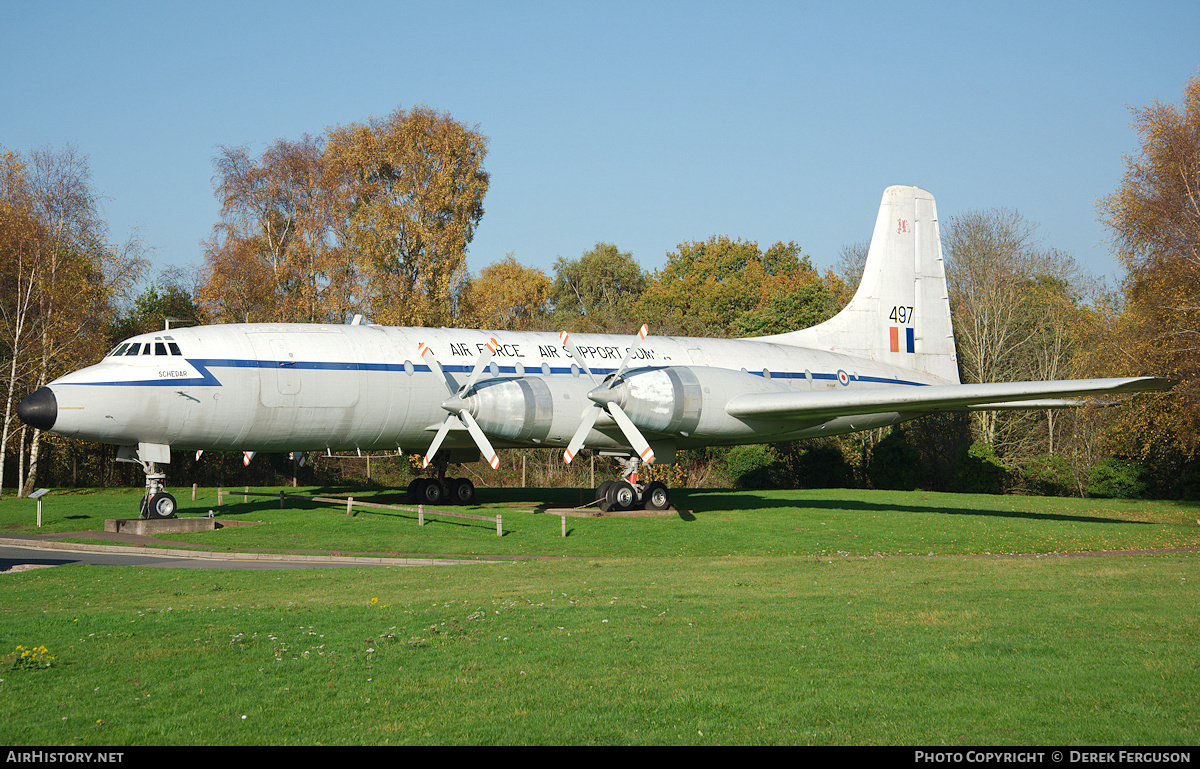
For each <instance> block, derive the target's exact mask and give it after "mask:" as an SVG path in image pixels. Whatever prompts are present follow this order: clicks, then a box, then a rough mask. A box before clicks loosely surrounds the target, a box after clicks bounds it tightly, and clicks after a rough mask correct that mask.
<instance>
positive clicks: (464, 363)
mask: <svg viewBox="0 0 1200 769" xmlns="http://www.w3.org/2000/svg"><path fill="white" fill-rule="evenodd" d="M493 336H494V337H496V338H497V339H498V340H499V347H498V349H497V351H496V354H495V357H494V358H492V362H491V364H490V366H489V368H488V370H487V372H486V373H484V374H483V376H482V377H481V378H480V379H479V381H478V382H477V383H476V388H475V390H476V391H477V393H478V396H477V398H476V401H474V402H473V403H474V409H473V411H472V413H473V414H474V416H475V417H476V419H477V420H478V421H479V423H480V425H482V426H483V429H484V430H485V432H487V433H488V434H489V435H490V436H492V437H493V438H494V439H495V441H496V445H497V446H505V447H514V446H565V445H566V444H567V442H568V441H569V440H570V438H571V435H572V434H573V432H574V431H575V429H576V428H577V427H578V426H579V424H580V418H581V414H582V413H583V411H584V409H586V408H588V407H590V406H591V402H590V401H589V400H588V398H587V394H588V392H589V391H591V390H593V389H594V388H595V387H596V383H595V382H594V381H593V380H592V379H591V378H589V377H588V376H587V375H586V374H585V373H583V372H581V371H580V370H579V367H578V365H576V364H575V363H574V361H573V360H572V359H571V357H570V356H569V354H568V353H567V352H566V351H565V350H564V349H563V347H562V346H561V345H560V343H559V338H558V335H557V334H551V333H543V332H516V331H506V332H491V331H483V330H471V329H445V328H443V329H428V328H395V327H383V326H373V325H350V326H335V325H298V324H247V325H226V326H202V327H196V328H181V329H172V330H170V331H165V332H161V333H155V334H145V335H142V336H138V337H134V338H132V339H130V340H129V344H130V345H132V344H134V343H137V344H140V345H142V346H141V348H140V349H139V352H138V354H135V355H128V354H121V355H111V354H110V355H109V356H107V357H105V358H104V359H103V360H102V361H101V362H100V363H98V364H96V365H94V366H90V367H88V368H85V369H82V370H80V371H76V372H74V373H71V374H68V375H66V376H64V377H62V378H60V379H58V380H55V381H54V382H51V383H50V385H49V388H50V389H51V390H52V391H53V393H54V396H55V398H56V400H57V408H58V413H57V418H56V420H55V422H54V425H53V427H52V428H51V429H52V431H53V432H55V433H58V434H61V435H67V436H72V437H77V438H83V439H87V440H94V441H100V442H104V443H115V444H121V445H136V444H138V443H142V442H145V443H155V444H166V445H169V446H170V447H172V448H175V449H206V450H245V451H300V450H325V449H335V450H344V449H361V450H379V449H395V448H400V449H402V450H404V451H418V450H424V449H425V448H426V447H428V446H429V444H430V442H431V440H432V438H433V435H434V433H435V431H436V430H437V428H438V427H439V425H441V423H442V422H443V420H444V419H445V418H446V411H445V410H443V408H442V405H441V404H442V402H443V401H444V400H445V399H446V398H447V394H448V390H447V384H446V382H445V381H444V380H443V378H442V376H441V375H440V374H439V373H438V372H437V371H436V370H434V369H431V367H430V365H428V364H427V362H426V361H425V360H423V359H422V358H421V357H419V355H418V345H419V344H420V343H422V342H424V343H425V344H426V345H428V346H429V347H430V348H431V349H432V350H433V352H434V353H435V354H436V356H437V359H438V361H440V363H441V365H442V367H443V369H444V371H445V372H446V373H447V374H448V375H449V376H450V378H453V379H456V380H457V382H458V383H460V384H461V383H462V382H463V381H464V380H466V378H467V374H468V372H470V371H471V369H472V367H473V365H474V363H475V361H476V359H477V358H478V357H479V355H480V353H481V351H482V350H483V349H484V347H485V345H486V344H487V341H488V340H489V338H491V337H493ZM571 341H572V343H573V344H574V346H575V347H576V348H577V349H578V351H579V354H580V356H581V357H582V359H583V360H584V361H585V362H586V363H587V365H588V367H589V368H591V369H592V371H593V373H594V374H595V375H596V376H597V378H602V377H603V376H604V375H606V374H609V373H611V372H613V371H615V370H616V369H617V368H618V366H619V365H620V363H621V360H622V358H623V357H624V355H625V353H626V350H627V349H628V347H629V345H630V339H629V338H628V337H624V336H610V335H600V334H578V335H574V336H573V337H572V338H571ZM172 344H173V346H171V345H172ZM123 346H124V345H123ZM147 346H149V349H150V352H149V353H148V354H145V353H144V351H145V350H146V349H147ZM176 351H178V354H175V352H176ZM160 353H161V354H160ZM668 370H672V371H676V372H681V373H683V374H684V375H685V377H684V379H685V380H686V382H685V385H687V387H686V389H687V394H686V397H684V395H683V394H682V393H683V391H682V390H678V387H677V390H678V391H677V392H676V393H675V394H674V395H672V394H671V393H670V392H668V391H667V390H669V389H670V387H671V382H676V383H678V381H679V379H680V378H679V377H678V376H668V374H669V371H668ZM635 372H637V373H636V375H635ZM629 374H630V375H629V376H627V377H626V380H627V382H628V383H629V387H630V395H631V400H632V402H631V403H630V404H628V405H626V407H625V408H626V410H627V411H628V412H629V414H630V417H631V418H632V419H633V421H634V422H635V423H637V424H638V426H639V427H641V428H642V429H643V430H645V431H646V434H647V437H648V438H649V439H650V440H651V442H655V441H656V440H658V441H669V442H670V443H671V445H673V446H674V447H676V448H679V449H684V448H690V447H695V446H702V445H712V444H732V443H755V442H769V441H777V440H787V439H792V438H802V437H812V436H817V435H831V434H837V433H842V432H848V431H851V430H861V429H868V428H871V427H876V426H880V425H884V424H890V423H893V422H896V421H899V420H900V419H904V418H908V417H909V416H912V414H901V413H897V412H889V413H883V414H870V415H864V416H862V417H839V418H837V419H832V420H825V419H821V420H813V419H808V420H780V419H774V420H770V421H761V420H760V421H753V420H745V419H737V418H734V417H731V416H729V415H728V414H727V413H726V412H725V409H724V406H725V404H726V403H727V402H728V401H729V400H730V399H731V398H733V397H735V396H737V395H740V394H743V393H747V392H794V391H830V390H845V389H850V388H875V387H887V386H896V385H924V384H939V383H941V382H940V380H937V379H936V378H935V377H931V376H928V375H924V374H921V373H918V372H914V371H912V370H911V369H903V368H898V367H894V366H890V365H888V364H884V363H880V362H876V361H871V360H868V359H863V358H856V357H851V356H847V355H840V354H836V353H831V352H824V351H820V350H809V349H804V348H800V347H795V346H791V345H787V344H780V343H774V342H767V341H756V340H725V339H702V338H689V337H651V338H649V339H647V340H646V341H645V342H644V343H643V344H642V347H641V349H640V350H638V351H637V357H636V359H635V360H634V361H633V362H632V364H631V370H630V372H629ZM522 380H524V383H522ZM534 380H540V381H534ZM656 383H657V384H656ZM664 388H665V389H664ZM446 445H447V447H469V446H471V445H472V443H471V439H470V437H469V436H468V435H467V434H466V432H465V431H462V430H456V431H454V432H452V433H451V434H450V435H449V436H448V437H447V439H446ZM586 445H587V446H589V447H592V448H599V449H622V448H626V447H627V446H628V443H627V442H626V441H625V440H624V438H623V437H622V435H621V432H620V431H619V430H617V429H615V426H614V424H613V423H612V421H611V420H609V419H607V418H605V417H602V418H601V419H600V421H598V422H597V423H596V426H595V429H593V430H592V432H591V433H590V434H589V436H588V439H587V441H586Z"/></svg>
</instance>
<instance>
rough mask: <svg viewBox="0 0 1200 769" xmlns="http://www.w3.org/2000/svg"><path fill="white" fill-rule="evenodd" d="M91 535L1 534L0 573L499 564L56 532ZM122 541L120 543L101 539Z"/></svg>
mask: <svg viewBox="0 0 1200 769" xmlns="http://www.w3.org/2000/svg"><path fill="white" fill-rule="evenodd" d="M89 534H90V535H91V536H94V537H96V538H97V543H96V544H88V543H76V542H57V541H55V540H54V539H50V538H47V537H45V536H32V537H29V536H17V537H13V536H9V537H0V574H11V573H14V572H20V571H28V570H30V569H36V568H44V567H49V566H63V565H65V564H71V563H83V564H93V565H103V566H144V567H152V568H165V569H243V570H264V569H330V568H340V569H344V568H361V567H363V566H442V565H461V564H471V563H475V564H478V563H501V562H502V561H500V560H489V559H477V558H463V559H454V558H420V557H416V558H412V557H410V558H396V557H385V556H341V555H326V554H319V553H318V554H311V555H310V554H298V553H291V554H280V553H224V552H205V551H193V550H175V549H158V550H149V549H145V548H142V547H131V546H130V545H145V544H149V543H150V542H158V543H163V544H171V543H168V542H167V541H165V540H157V541H155V540H153V538H150V537H137V536H134V535H120V534H118V535H105V534H103V533H101V532H70V533H65V534H58V535H55V536H57V537H64V538H66V537H72V538H79V537H81V536H86V535H89ZM105 540H107V541H113V542H125V543H127V544H122V545H109V544H104V541H105Z"/></svg>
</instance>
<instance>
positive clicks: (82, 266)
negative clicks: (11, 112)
mask: <svg viewBox="0 0 1200 769" xmlns="http://www.w3.org/2000/svg"><path fill="white" fill-rule="evenodd" d="M107 236H108V232H107V226H106V224H105V222H104V220H103V218H102V217H101V215H100V210H99V204H98V201H97V196H96V194H95V192H94V190H93V189H92V186H91V174H90V170H89V168H88V163H87V159H86V158H85V157H84V156H82V155H80V154H79V153H77V152H76V151H75V150H74V148H72V147H70V146H67V147H65V148H63V149H60V150H55V149H52V148H48V147H47V148H43V149H37V150H33V151H31V152H29V153H27V154H26V155H25V156H24V157H22V156H21V155H18V154H17V153H14V152H0V279H2V281H3V286H4V291H3V292H2V293H0V320H2V322H3V347H2V348H0V349H2V351H3V356H4V363H5V366H4V368H5V374H6V376H5V379H4V390H5V406H4V414H5V416H4V423H3V425H2V426H0V460H3V459H7V454H8V449H9V446H10V440H11V437H12V435H13V431H14V429H15V430H17V438H18V452H17V460H18V461H17V470H18V476H19V477H21V476H24V477H23V481H24V483H23V484H22V485H23V486H24V489H23V491H24V492H25V493H28V491H29V490H30V489H31V487H32V484H33V483H34V482H35V480H36V477H37V470H38V461H39V457H40V452H41V446H42V433H41V431H40V430H32V431H27V430H26V429H25V428H24V427H20V428H18V427H17V426H16V425H15V424H14V419H13V411H14V406H15V404H16V403H17V402H18V401H19V400H20V399H21V398H22V397H24V396H25V395H27V394H28V393H30V392H33V391H34V390H36V389H37V388H39V387H42V386H43V385H45V384H46V383H47V382H49V381H50V380H51V379H54V378H56V377H58V376H60V375H62V374H64V373H66V372H67V371H70V370H72V369H75V368H80V367H82V366H84V365H87V364H89V363H92V362H94V361H95V360H96V359H97V358H99V357H100V356H101V355H102V354H103V353H104V350H105V348H106V346H107V344H108V325H109V323H110V322H111V320H112V318H113V316H114V314H115V307H116V305H117V302H118V300H119V299H120V298H121V297H122V296H123V294H124V292H125V290H126V289H128V287H129V286H130V284H131V283H132V282H133V281H134V280H135V279H136V277H137V275H138V274H139V272H140V270H141V269H142V266H143V262H142V260H141V259H140V257H139V254H138V243H137V241H136V240H132V239H131V240H130V241H127V242H126V243H125V244H124V245H120V246H114V245H111V244H110V243H109V242H108V240H107ZM27 432H28V442H26V434H27ZM0 465H3V462H2V461H0ZM3 481H4V471H3V467H2V466H0V487H2V485H3Z"/></svg>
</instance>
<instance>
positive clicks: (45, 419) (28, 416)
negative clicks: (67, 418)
mask: <svg viewBox="0 0 1200 769" xmlns="http://www.w3.org/2000/svg"><path fill="white" fill-rule="evenodd" d="M17 416H18V417H20V418H21V421H22V422H24V423H25V424H27V425H29V426H30V427H36V428H37V429H39V430H49V429H51V428H52V427H54V422H55V420H57V419H58V399H57V398H55V397H54V391H53V390H51V389H50V388H49V387H42V388H40V389H38V390H37V391H35V392H33V393H31V394H30V395H29V396H27V397H26V398H25V400H23V401H21V402H20V403H18V404H17Z"/></svg>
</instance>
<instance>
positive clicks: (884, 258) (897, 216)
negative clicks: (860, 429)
mask: <svg viewBox="0 0 1200 769" xmlns="http://www.w3.org/2000/svg"><path fill="white" fill-rule="evenodd" d="M769 338H770V340H771V341H773V342H776V343H780V344H789V345H796V346H803V347H813V348H817V349H823V350H829V351H831V352H838V353H844V354H847V355H856V356H859V357H865V358H870V359H872V360H876V361H879V362H881V363H887V364H890V365H893V366H898V367H901V368H905V369H909V370H912V371H919V372H922V373H924V374H928V375H930V376H932V377H935V378H937V379H939V380H942V381H944V382H947V383H951V384H958V383H959V380H958V356H957V354H956V350H955V347H954V327H953V325H952V324H951V321H950V296H949V292H948V291H947V290H946V272H945V269H944V268H943V264H942V242H941V237H940V236H939V234H938V221H937V207H936V206H935V205H934V202H933V196H932V195H930V194H929V193H928V192H926V191H925V190H922V189H920V188H918V187H888V188H887V189H886V190H884V192H883V201H882V203H880V206H879V217H878V218H877V219H876V220H875V233H874V234H873V235H872V236H871V247H870V250H869V251H868V252H867V263H866V265H865V267H864V268H863V276H862V282H861V283H860V284H859V286H858V291H857V292H856V293H855V294H854V298H853V299H851V300H850V304H848V305H846V307H845V308H844V309H843V310H842V311H841V312H840V313H838V314H837V315H835V316H834V317H833V318H830V319H829V320H827V321H825V322H824V323H821V324H819V325H816V326H813V327H811V328H806V329H801V330H799V331H793V332H791V333H789V334H779V335H776V336H773V337H769Z"/></svg>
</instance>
